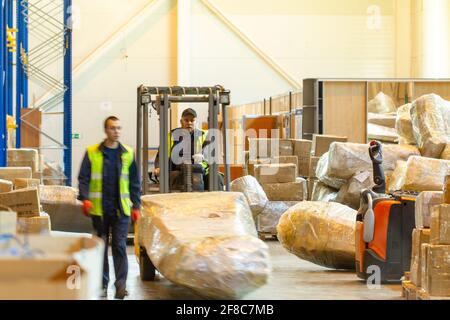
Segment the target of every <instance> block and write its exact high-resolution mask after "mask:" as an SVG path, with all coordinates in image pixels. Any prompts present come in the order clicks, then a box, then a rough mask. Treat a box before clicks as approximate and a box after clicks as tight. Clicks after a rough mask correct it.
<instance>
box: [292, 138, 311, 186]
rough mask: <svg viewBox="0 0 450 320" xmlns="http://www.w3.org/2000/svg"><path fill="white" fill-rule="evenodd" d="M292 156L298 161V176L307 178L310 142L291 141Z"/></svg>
mask: <svg viewBox="0 0 450 320" xmlns="http://www.w3.org/2000/svg"><path fill="white" fill-rule="evenodd" d="M293 144H294V155H296V156H297V159H298V175H299V176H302V177H308V175H309V164H310V161H311V160H310V158H311V150H312V142H311V141H310V140H293Z"/></svg>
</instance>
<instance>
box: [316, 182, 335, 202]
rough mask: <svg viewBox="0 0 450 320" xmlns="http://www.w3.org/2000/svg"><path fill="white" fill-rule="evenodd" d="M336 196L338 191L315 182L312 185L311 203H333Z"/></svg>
mask: <svg viewBox="0 0 450 320" xmlns="http://www.w3.org/2000/svg"><path fill="white" fill-rule="evenodd" d="M337 194H338V190H337V189H334V188H332V187H329V186H327V185H326V184H324V183H322V182H320V181H317V182H316V183H314V188H313V191H312V196H311V201H324V202H329V201H335V200H336V197H337Z"/></svg>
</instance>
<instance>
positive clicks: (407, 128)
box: [395, 103, 416, 144]
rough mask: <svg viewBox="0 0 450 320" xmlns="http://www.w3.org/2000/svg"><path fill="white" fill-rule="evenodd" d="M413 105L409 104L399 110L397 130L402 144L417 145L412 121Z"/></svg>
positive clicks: (396, 123)
mask: <svg viewBox="0 0 450 320" xmlns="http://www.w3.org/2000/svg"><path fill="white" fill-rule="evenodd" d="M411 105H412V104H411V103H408V104H405V105H403V106H401V107H399V108H398V109H397V119H396V121H395V129H396V130H397V134H398V136H399V138H400V143H401V144H416V138H415V137H414V131H413V126H412V120H411Z"/></svg>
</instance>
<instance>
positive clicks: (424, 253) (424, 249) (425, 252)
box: [420, 243, 430, 290]
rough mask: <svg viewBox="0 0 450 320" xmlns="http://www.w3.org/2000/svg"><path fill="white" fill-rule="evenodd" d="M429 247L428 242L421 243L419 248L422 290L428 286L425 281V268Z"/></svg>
mask: <svg viewBox="0 0 450 320" xmlns="http://www.w3.org/2000/svg"><path fill="white" fill-rule="evenodd" d="M429 248H430V244H428V243H423V244H422V246H421V248H420V252H421V253H420V255H421V258H422V259H421V260H422V261H421V264H420V269H421V272H420V278H421V285H422V288H423V289H424V290H427V289H428V287H427V285H428V281H427V268H428V249H429Z"/></svg>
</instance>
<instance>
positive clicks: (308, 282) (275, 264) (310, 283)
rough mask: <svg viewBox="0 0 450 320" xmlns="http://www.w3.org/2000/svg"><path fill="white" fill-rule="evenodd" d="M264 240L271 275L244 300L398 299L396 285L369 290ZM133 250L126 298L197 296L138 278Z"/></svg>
mask: <svg viewBox="0 0 450 320" xmlns="http://www.w3.org/2000/svg"><path fill="white" fill-rule="evenodd" d="M267 244H268V245H269V248H270V256H271V259H272V268H273V270H272V276H271V278H270V280H269V283H268V284H267V285H265V286H264V287H261V288H260V289H258V290H256V291H254V292H252V293H251V294H249V295H247V296H246V297H245V298H244V299H246V300H247V299H248V300H250V299H251V300H342V299H344V300H360V299H361V300H395V299H402V298H401V286H400V285H383V286H381V288H380V289H372V290H370V289H368V287H367V286H366V285H365V283H364V282H363V281H360V280H359V279H358V278H357V277H356V275H355V273H353V272H344V271H336V270H330V269H327V268H323V267H320V266H317V265H315V264H312V263H309V262H307V261H304V260H301V259H299V258H297V257H296V256H294V255H292V254H290V253H288V252H287V251H286V250H285V249H284V248H283V247H282V246H281V244H280V243H279V242H278V241H267ZM133 250H134V249H133V247H131V246H130V247H129V255H128V260H129V274H128V284H127V287H128V291H129V296H128V297H127V299H133V300H158V299H176V300H189V299H190V300H196V299H201V298H200V297H198V296H197V295H195V293H193V292H192V291H190V290H189V289H186V288H183V287H180V286H177V285H175V284H172V283H171V282H169V281H168V280H166V279H164V278H163V277H162V276H161V275H158V276H157V280H156V281H155V282H142V281H141V279H140V277H139V266H138V264H137V262H136V258H135V256H134V253H133ZM110 266H112V261H111V265H110ZM113 273H114V272H113V271H112V269H111V278H113V277H114V275H113ZM111 283H113V280H112V281H111ZM113 295H114V289H110V291H109V298H110V299H111V298H112V297H113Z"/></svg>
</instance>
